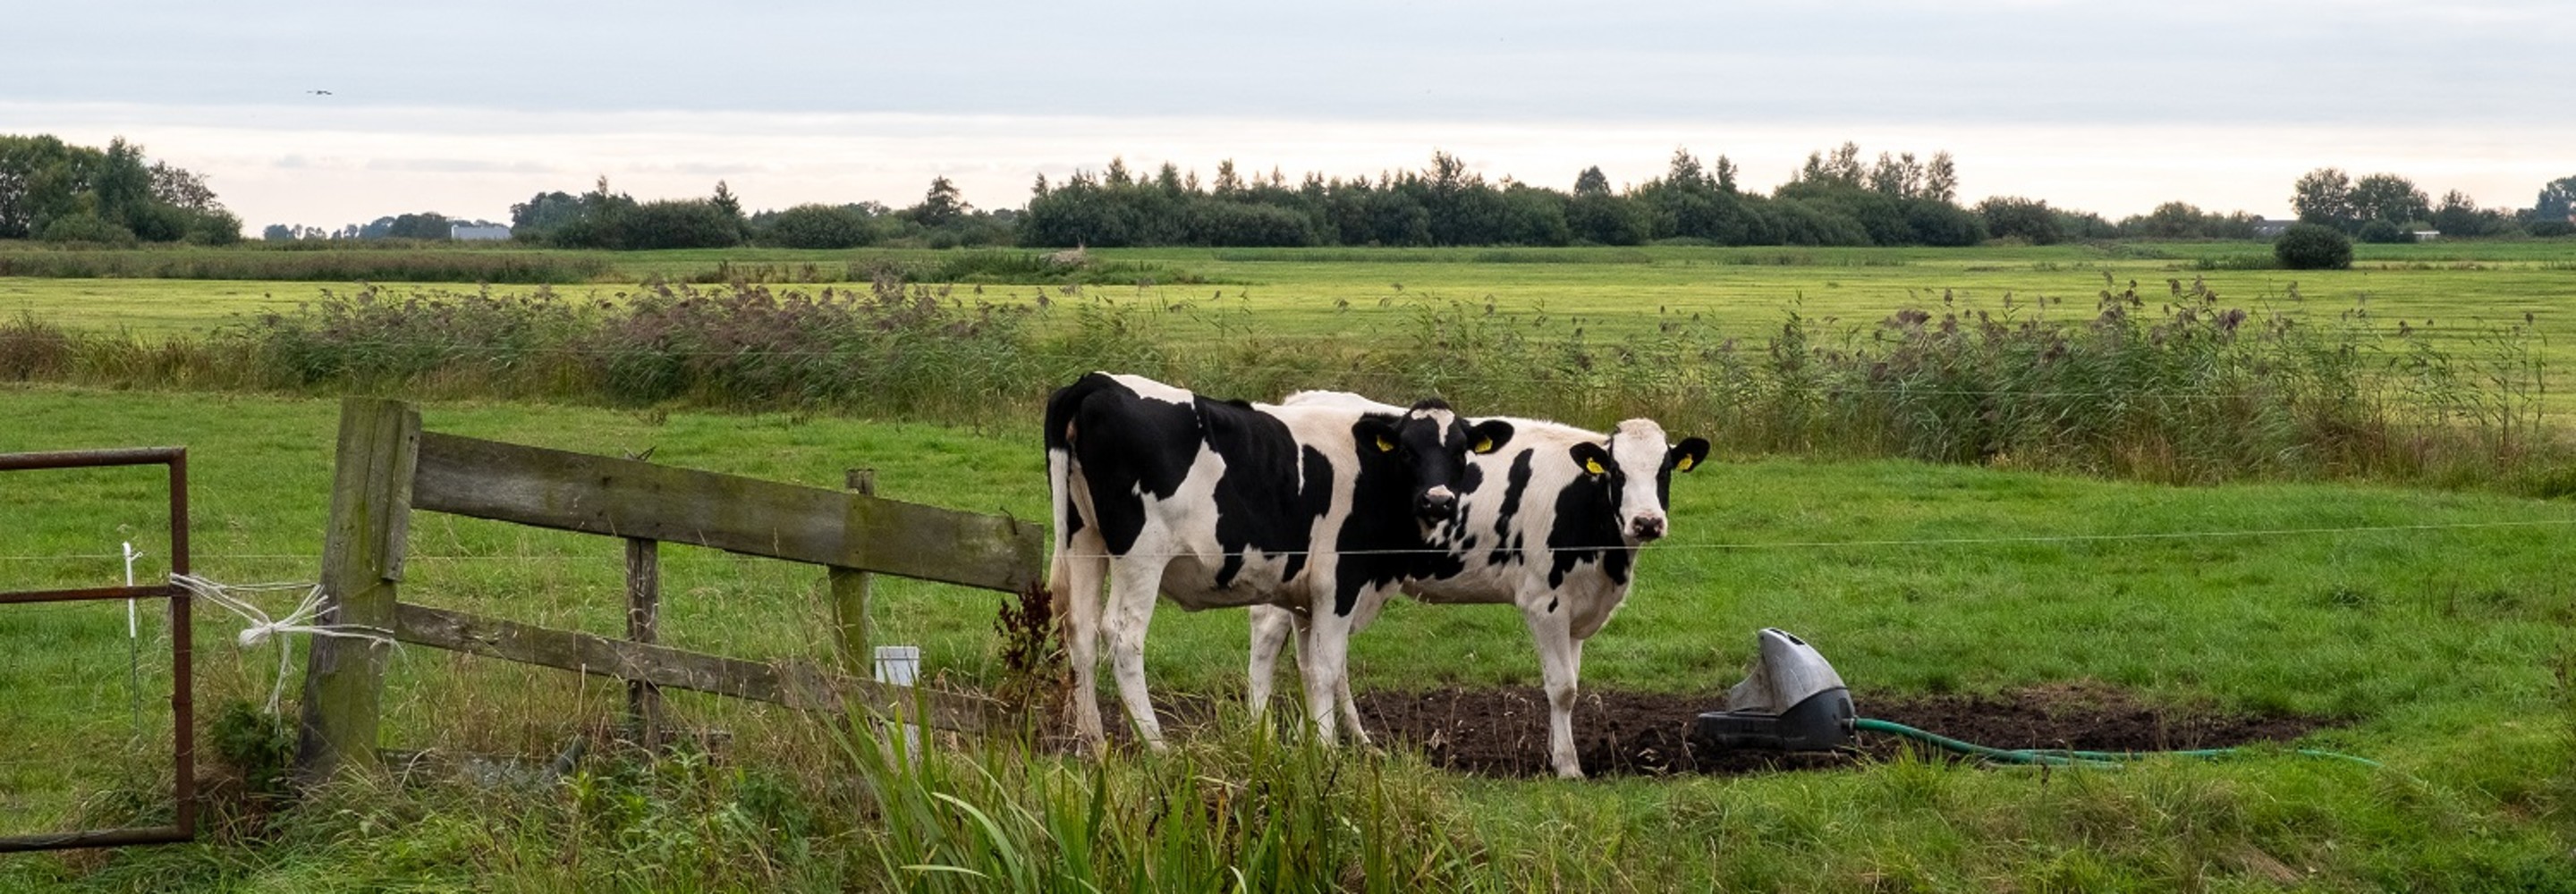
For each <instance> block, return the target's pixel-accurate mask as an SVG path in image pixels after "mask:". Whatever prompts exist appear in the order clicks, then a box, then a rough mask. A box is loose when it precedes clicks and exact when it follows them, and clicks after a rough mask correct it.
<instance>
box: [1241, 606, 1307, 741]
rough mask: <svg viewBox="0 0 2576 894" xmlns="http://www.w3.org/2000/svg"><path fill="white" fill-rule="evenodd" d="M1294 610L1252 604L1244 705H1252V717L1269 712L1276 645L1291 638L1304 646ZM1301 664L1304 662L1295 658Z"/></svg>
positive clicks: (1285, 643)
mask: <svg viewBox="0 0 2576 894" xmlns="http://www.w3.org/2000/svg"><path fill="white" fill-rule="evenodd" d="M1297 627H1298V624H1297V613H1296V612H1293V611H1289V610H1287V609H1284V608H1280V607H1278V606H1275V605H1256V606H1253V607H1252V664H1251V667H1250V668H1248V674H1247V680H1248V681H1249V682H1248V685H1246V686H1245V687H1244V697H1245V707H1248V708H1251V709H1252V719H1253V720H1255V721H1258V720H1260V719H1261V718H1263V717H1265V716H1268V714H1269V713H1270V686H1271V684H1272V683H1273V682H1275V681H1274V680H1273V679H1272V677H1273V675H1275V674H1276V673H1278V667H1279V648H1280V647H1281V646H1284V645H1287V644H1288V641H1289V640H1291V639H1295V640H1297V644H1298V646H1297V647H1298V649H1299V650H1300V651H1303V650H1304V649H1305V639H1304V636H1303V631H1300V630H1298V629H1297ZM1297 666H1299V667H1304V666H1306V663H1305V662H1303V661H1299V662H1297Z"/></svg>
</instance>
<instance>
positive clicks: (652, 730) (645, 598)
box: [625, 537, 662, 749]
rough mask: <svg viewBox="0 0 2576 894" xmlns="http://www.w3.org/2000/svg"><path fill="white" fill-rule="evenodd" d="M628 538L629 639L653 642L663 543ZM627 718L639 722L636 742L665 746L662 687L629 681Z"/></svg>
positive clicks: (658, 609) (657, 622) (659, 614)
mask: <svg viewBox="0 0 2576 894" xmlns="http://www.w3.org/2000/svg"><path fill="white" fill-rule="evenodd" d="M625 539H626V638H627V640H629V641H632V642H639V643H647V644H649V643H651V642H653V638H654V637H655V636H656V635H657V633H656V632H657V631H659V630H660V629H661V626H662V550H661V546H662V542H661V541H658V540H652V539H648V538H643V537H628V538H625ZM626 715H627V718H628V719H630V720H632V721H633V722H634V723H635V730H636V732H635V743H636V744H638V745H642V746H644V747H645V748H647V749H657V748H660V747H662V688H661V687H659V686H655V685H653V684H652V683H648V682H645V681H643V680H633V679H630V680H627V681H626Z"/></svg>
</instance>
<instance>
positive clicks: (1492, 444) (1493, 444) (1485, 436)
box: [1467, 419, 1513, 453]
mask: <svg viewBox="0 0 2576 894" xmlns="http://www.w3.org/2000/svg"><path fill="white" fill-rule="evenodd" d="M1512 432H1513V429H1512V424H1511V423H1510V422H1508V421H1505V420H1501V419H1487V420H1485V421H1483V422H1479V423H1476V425H1475V426H1474V427H1473V428H1469V429H1467V449H1468V450H1471V451H1474V452H1476V453H1492V452H1494V451H1496V450H1501V449H1503V445H1505V444H1509V443H1511V442H1512Z"/></svg>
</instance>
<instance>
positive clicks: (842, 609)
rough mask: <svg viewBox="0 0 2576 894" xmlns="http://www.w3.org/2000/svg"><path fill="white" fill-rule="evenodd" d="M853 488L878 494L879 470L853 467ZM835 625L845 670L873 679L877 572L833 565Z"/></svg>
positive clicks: (843, 671)
mask: <svg viewBox="0 0 2576 894" xmlns="http://www.w3.org/2000/svg"><path fill="white" fill-rule="evenodd" d="M848 474H849V482H848V483H849V488H850V490H853V491H856V492H858V494H859V495H860V496H863V497H873V496H876V495H877V470H875V469H851V470H849V473H848ZM828 573H829V574H830V575H831V589H832V628H833V630H835V631H836V632H838V633H839V634H840V647H841V672H842V673H845V674H848V675H850V676H852V677H856V678H858V679H861V680H867V679H873V677H872V676H871V675H872V674H874V673H875V669H876V660H875V658H874V657H873V656H871V655H870V654H869V652H868V597H869V591H870V590H872V589H874V588H875V583H874V582H875V581H876V575H874V574H870V573H868V572H865V571H854V570H851V569H848V568H832V569H831V570H830V571H829V572H828Z"/></svg>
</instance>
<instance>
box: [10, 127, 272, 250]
mask: <svg viewBox="0 0 2576 894" xmlns="http://www.w3.org/2000/svg"><path fill="white" fill-rule="evenodd" d="M0 239H41V240H45V241H49V242H100V243H111V244H119V245H131V244H134V243H136V242H180V241H187V242H197V243H204V244H209V245H225V244H230V243H233V242H238V241H241V218H238V217H235V216H233V214H232V212H229V211H226V210H224V206H223V205H222V204H221V203H218V202H216V201H215V192H214V190H213V189H211V188H208V187H207V186H206V180H205V178H204V177H202V176H200V175H198V174H195V173H193V172H190V171H188V170H187V169H185V168H179V167H174V166H171V165H170V164H168V163H166V162H158V161H154V162H146V161H145V160H144V156H143V147H141V146H137V145H134V144H132V143H128V142H126V141H125V140H124V138H122V137H120V138H117V139H115V140H112V141H110V142H109V143H108V145H107V148H106V149H94V148H91V147H88V146H74V145H71V144H68V143H65V142H63V141H62V140H59V139H56V138H54V137H52V136H49V135H37V136H32V137H23V136H9V135H0Z"/></svg>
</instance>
